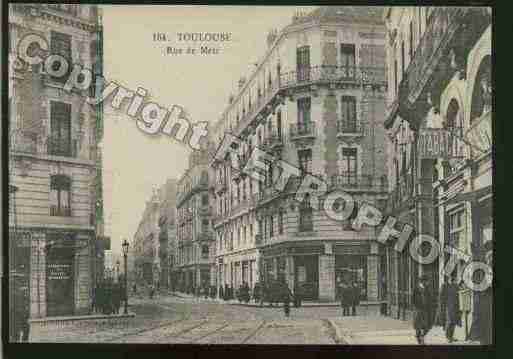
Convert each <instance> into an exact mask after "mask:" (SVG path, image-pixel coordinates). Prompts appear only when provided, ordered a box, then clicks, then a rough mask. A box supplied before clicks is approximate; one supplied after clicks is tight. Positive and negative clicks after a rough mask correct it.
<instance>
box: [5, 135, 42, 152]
mask: <svg viewBox="0 0 513 359" xmlns="http://www.w3.org/2000/svg"><path fill="white" fill-rule="evenodd" d="M37 145H38V143H37V134H36V133H34V132H28V131H16V132H15V133H13V135H12V136H11V144H10V146H11V151H14V152H20V153H30V154H36V153H37V151H38V148H37V147H38V146H37Z"/></svg>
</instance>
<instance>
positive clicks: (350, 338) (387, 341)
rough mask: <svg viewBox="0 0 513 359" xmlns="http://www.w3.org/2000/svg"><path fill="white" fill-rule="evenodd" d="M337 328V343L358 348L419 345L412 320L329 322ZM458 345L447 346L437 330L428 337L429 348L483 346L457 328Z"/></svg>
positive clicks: (455, 336) (462, 329)
mask: <svg viewBox="0 0 513 359" xmlns="http://www.w3.org/2000/svg"><path fill="white" fill-rule="evenodd" d="M328 321H329V322H330V324H331V326H333V327H334V329H335V334H336V338H337V341H338V342H339V343H343V344H356V345H418V344H417V340H416V338H415V330H414V329H413V326H412V323H411V322H410V321H402V320H398V319H392V318H389V317H384V316H380V317H365V316H357V317H338V318H332V319H328ZM454 338H455V339H456V340H457V341H456V342H454V343H451V344H449V343H447V340H446V338H445V334H444V330H443V328H441V327H434V328H433V329H431V331H430V332H429V333H428V335H427V336H426V338H425V341H426V345H479V343H478V342H471V341H465V340H464V338H465V333H464V328H462V327H456V329H455V332H454Z"/></svg>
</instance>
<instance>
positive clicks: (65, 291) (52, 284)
mask: <svg viewBox="0 0 513 359" xmlns="http://www.w3.org/2000/svg"><path fill="white" fill-rule="evenodd" d="M74 262H75V261H74V250H73V248H66V247H56V248H51V249H50V250H49V251H48V256H47V262H46V288H47V292H46V304H47V315H48V316H49V317H53V316H64V315H73V311H74V299H75V296H74V290H73V288H74V280H73V265H74Z"/></svg>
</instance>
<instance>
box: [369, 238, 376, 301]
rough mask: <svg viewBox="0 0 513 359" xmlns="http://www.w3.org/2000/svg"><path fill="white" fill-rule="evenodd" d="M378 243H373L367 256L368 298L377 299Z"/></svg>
mask: <svg viewBox="0 0 513 359" xmlns="http://www.w3.org/2000/svg"><path fill="white" fill-rule="evenodd" d="M378 272H379V256H378V244H377V243H371V248H370V254H369V255H368V256H367V300H368V301H377V300H378V299H379V298H378V285H379V273H378Z"/></svg>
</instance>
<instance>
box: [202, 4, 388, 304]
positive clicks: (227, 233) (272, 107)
mask: <svg viewBox="0 0 513 359" xmlns="http://www.w3.org/2000/svg"><path fill="white" fill-rule="evenodd" d="M267 42H268V48H267V51H266V53H265V54H264V55H263V57H262V59H261V61H260V62H259V64H258V66H257V68H256V70H255V71H254V72H253V73H252V74H251V76H250V77H249V78H248V79H245V78H241V80H240V81H239V88H238V91H237V94H236V95H234V96H230V99H229V104H228V106H227V108H226V109H225V111H224V113H223V114H222V117H221V118H220V119H219V121H218V122H217V124H216V125H215V130H214V132H215V134H214V136H213V138H214V139H215V140H216V141H217V144H218V153H217V154H216V157H215V158H216V159H215V160H214V161H213V162H212V171H213V172H214V175H215V184H216V185H215V189H214V192H215V195H216V199H215V210H216V217H215V219H214V230H215V233H216V249H217V252H216V262H215V270H216V273H217V278H218V281H219V283H220V284H223V283H227V284H229V285H231V286H232V287H234V288H238V287H239V286H240V284H242V282H243V281H245V282H247V283H248V284H249V285H250V287H251V288H252V287H253V285H254V283H255V282H256V281H265V280H268V279H269V278H270V277H273V278H277V277H279V276H285V278H286V280H287V282H288V285H289V287H290V288H291V289H293V290H296V289H297V288H299V287H301V288H302V291H303V295H304V299H305V300H319V301H333V300H335V299H336V288H337V282H338V281H339V280H342V279H343V280H346V281H348V280H351V281H357V282H358V284H359V286H360V299H361V301H362V304H367V305H371V306H374V308H377V307H378V304H379V301H380V300H381V299H382V289H383V288H382V285H381V281H380V278H381V276H382V273H385V270H384V268H383V266H384V265H385V262H384V260H383V255H384V252H383V249H382V248H381V247H380V245H379V243H378V242H377V241H376V237H377V234H378V233H377V231H376V230H375V229H374V228H370V227H363V229H362V230H361V231H355V230H353V229H352V228H351V225H350V223H351V220H352V219H354V218H355V215H356V211H357V208H358V207H360V206H361V204H362V203H364V202H366V203H369V204H372V205H374V206H378V207H383V206H384V204H385V202H386V198H387V178H386V152H385V145H384V136H385V131H384V128H383V121H384V114H385V94H386V90H387V81H386V65H385V26H384V23H383V17H382V10H381V9H380V8H376V7H351V6H347V7H320V8H318V9H316V10H314V11H313V12H311V13H308V14H296V15H295V16H294V17H293V19H292V23H291V24H289V25H287V26H285V27H284V28H283V29H282V30H281V31H280V32H278V31H271V32H270V33H269V34H268V37H267ZM229 132H230V133H233V134H234V135H235V136H237V137H238V138H239V139H240V140H241V141H242V142H241V144H240V146H237V145H236V144H233V146H234V147H237V150H236V151H237V153H234V151H227V152H226V153H219V151H221V150H222V148H223V146H220V144H221V143H222V141H223V138H224V134H225V133H229ZM255 147H258V148H260V149H262V150H264V151H266V152H267V153H269V154H271V155H272V156H273V157H274V161H271V162H269V164H268V168H267V171H266V176H265V181H262V182H259V181H256V180H254V179H252V178H250V177H249V176H247V175H246V174H245V173H244V172H243V171H237V170H235V169H233V168H231V165H230V163H231V161H232V158H233V157H232V156H234V157H235V159H234V160H236V161H239V165H240V167H241V168H242V167H244V166H246V165H248V166H251V165H252V164H251V163H250V162H251V161H249V158H250V154H251V153H252V150H253V149H254V148H255ZM281 160H283V161H285V162H287V163H289V164H290V165H293V166H294V167H296V168H298V169H299V172H298V176H293V177H291V178H290V179H289V181H288V183H286V186H285V190H284V191H277V190H276V187H277V186H276V184H277V179H278V178H279V177H280V171H281V170H280V167H279V165H278V161H281ZM307 174H312V175H314V176H317V177H318V178H321V179H323V180H324V181H325V182H326V183H327V187H328V193H330V192H333V191H336V190H343V191H346V192H348V193H350V194H351V195H352V196H353V198H354V199H355V201H356V208H355V210H354V211H353V213H352V214H351V217H350V218H349V219H347V220H345V221H343V222H340V221H335V220H333V219H330V218H329V217H328V216H327V215H326V214H325V212H324V210H323V209H322V208H323V203H324V199H325V198H326V196H327V193H315V192H313V193H311V195H310V197H309V198H308V199H307V200H305V201H303V203H298V202H297V201H296V200H295V198H294V197H295V194H296V192H297V189H298V187H299V184H300V183H301V180H302V179H303V178H304V177H305V175H307ZM339 202H340V201H339ZM343 205H344V203H338V205H337V206H336V208H335V210H341V209H342V207H341V206H343Z"/></svg>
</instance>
